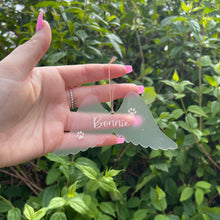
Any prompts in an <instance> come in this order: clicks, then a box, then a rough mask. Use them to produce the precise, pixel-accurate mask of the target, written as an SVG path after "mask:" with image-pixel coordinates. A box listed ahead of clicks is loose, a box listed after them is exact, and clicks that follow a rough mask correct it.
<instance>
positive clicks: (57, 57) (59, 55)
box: [47, 51, 67, 65]
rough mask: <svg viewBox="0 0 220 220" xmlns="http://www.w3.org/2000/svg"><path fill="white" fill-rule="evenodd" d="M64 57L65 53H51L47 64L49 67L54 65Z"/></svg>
mask: <svg viewBox="0 0 220 220" xmlns="http://www.w3.org/2000/svg"><path fill="white" fill-rule="evenodd" d="M66 55H67V51H63V52H57V53H53V54H52V55H50V56H49V57H48V59H47V62H48V63H50V64H51V65H54V64H56V63H57V62H58V61H59V60H61V59H62V58H63V57H65V56H66Z"/></svg>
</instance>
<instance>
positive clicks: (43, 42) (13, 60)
mask: <svg viewBox="0 0 220 220" xmlns="http://www.w3.org/2000/svg"><path fill="white" fill-rule="evenodd" d="M50 42H51V29H50V26H49V24H48V23H47V22H46V21H43V27H42V29H41V30H39V31H38V32H37V33H36V34H35V35H34V36H33V37H32V38H31V39H30V40H29V41H27V42H26V43H24V44H22V45H21V46H19V47H17V48H16V49H15V50H14V51H13V52H12V53H11V54H9V55H8V56H7V57H6V58H5V59H4V60H3V61H2V65H5V67H7V70H8V71H10V72H12V73H14V75H13V77H16V78H18V79H24V78H26V77H27V76H28V74H29V73H30V72H31V70H32V69H33V67H34V66H35V65H36V64H37V63H38V62H39V60H40V59H41V57H42V56H43V55H44V54H45V53H46V51H47V50H48V48H49V46H50ZM15 73H16V74H15Z"/></svg>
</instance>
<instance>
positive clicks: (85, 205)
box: [0, 0, 220, 220]
mask: <svg viewBox="0 0 220 220" xmlns="http://www.w3.org/2000/svg"><path fill="white" fill-rule="evenodd" d="M18 6H20V9H19V10H18ZM40 10H43V11H44V18H45V19H46V20H47V21H48V22H49V23H50V25H51V28H52V35H53V37H52V43H51V47H50V49H49V51H48V52H47V53H46V55H45V56H44V57H43V59H42V60H41V61H40V63H39V65H40V66H43V65H66V64H79V63H82V64H83V63H108V62H109V60H110V59H111V57H112V56H115V57H117V60H116V62H117V63H122V64H129V65H132V66H133V69H134V72H133V73H132V74H129V75H126V76H124V77H122V78H120V79H117V80H116V82H122V83H123V82H130V83H136V84H138V85H144V86H145V87H146V89H145V93H144V95H143V98H144V99H145V101H146V102H147V103H151V104H150V108H151V111H152V113H153V115H154V118H155V120H156V122H157V123H158V125H159V126H160V128H161V129H162V130H163V131H164V132H165V133H166V134H167V135H168V136H169V137H170V138H172V139H173V140H175V141H176V142H177V144H178V145H179V148H178V150H175V151H170V150H168V151H161V150H158V151H155V150H151V149H143V148H141V147H140V146H133V145H132V144H124V145H120V146H119V145H116V146H108V147H104V148H95V149H89V150H88V151H86V152H83V153H79V154H77V155H76V156H66V157H63V156H61V157H55V156H53V154H48V155H46V156H45V157H43V158H38V159H36V160H34V161H29V162H27V163H25V164H22V165H18V166H16V167H9V168H2V169H0V184H1V185H0V186H1V187H0V219H9V220H11V219H34V220H37V219H51V220H55V219H60V220H62V219H75V220H82V219H84V220H85V219H88V220H89V219H96V220H111V219H118V220H127V219H129V220H145V219H146V220H148V219H149V220H150V219H154V220H180V219H181V220H188V219H193V220H197V219H198V220H201V219H204V220H212V219H214V220H215V219H216V220H217V219H220V198H219V194H220V174H219V171H220V90H219V89H220V62H219V55H220V46H219V32H220V24H219V21H220V2H219V0H209V1H205V0H195V1H180V0H166V1H165V0H140V1H136V0H133V1H132V0H126V1H125V0H122V1H118V0H113V1H102V0H100V1H94V0H90V1H87V0H81V1H35V0H32V1H30V0H24V1H16V0H15V1H6V0H5V1H3V2H2V3H0V59H3V58H4V57H5V56H6V55H7V54H9V53H10V51H12V50H13V49H14V48H15V47H16V46H18V45H19V44H21V43H23V42H25V41H26V40H28V39H29V38H30V37H31V36H32V35H33V34H34V33H35V25H36V20H37V16H38V14H39V11H40ZM99 83H105V82H104V81H103V82H99ZM155 94H156V99H155ZM154 99H155V100H154ZM153 100H154V102H152V101H153Z"/></svg>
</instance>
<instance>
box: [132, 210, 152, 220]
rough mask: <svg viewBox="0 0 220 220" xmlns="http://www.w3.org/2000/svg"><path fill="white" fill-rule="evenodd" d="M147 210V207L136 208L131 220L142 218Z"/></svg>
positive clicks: (140, 219) (142, 219)
mask: <svg viewBox="0 0 220 220" xmlns="http://www.w3.org/2000/svg"><path fill="white" fill-rule="evenodd" d="M148 212H149V210H148V209H138V210H137V211H135V213H134V216H133V218H132V220H144V219H145V218H146V216H147V213H148Z"/></svg>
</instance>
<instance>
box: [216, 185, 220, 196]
mask: <svg viewBox="0 0 220 220" xmlns="http://www.w3.org/2000/svg"><path fill="white" fill-rule="evenodd" d="M216 189H217V191H218V194H219V195H220V186H216Z"/></svg>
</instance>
